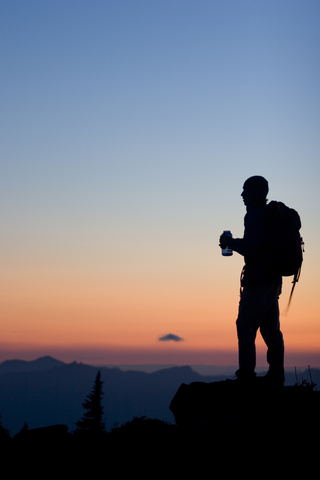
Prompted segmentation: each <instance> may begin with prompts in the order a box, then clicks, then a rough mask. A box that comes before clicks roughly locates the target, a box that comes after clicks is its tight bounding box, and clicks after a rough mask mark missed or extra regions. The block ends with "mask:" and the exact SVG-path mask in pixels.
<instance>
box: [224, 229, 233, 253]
mask: <svg viewBox="0 0 320 480" xmlns="http://www.w3.org/2000/svg"><path fill="white" fill-rule="evenodd" d="M223 233H224V235H229V237H231V238H232V233H231V232H230V230H224V232H223ZM221 253H222V255H223V256H224V257H230V256H231V255H232V254H233V251H232V250H231V248H229V247H226V248H222V249H221Z"/></svg>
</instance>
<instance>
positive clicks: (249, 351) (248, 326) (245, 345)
mask: <svg viewBox="0 0 320 480" xmlns="http://www.w3.org/2000/svg"><path fill="white" fill-rule="evenodd" d="M255 304H256V297H255V289H254V288H253V287H251V286H245V287H244V288H243V290H242V292H241V298H240V303H239V314H238V318H237V322H236V325H237V334H238V347H239V370H238V371H237V372H236V375H237V377H238V378H248V379H250V378H253V377H254V376H255V367H256V347H255V339H256V335H257V330H258V328H259V321H258V320H257V313H258V312H257V310H258V309H257V308H256V307H255Z"/></svg>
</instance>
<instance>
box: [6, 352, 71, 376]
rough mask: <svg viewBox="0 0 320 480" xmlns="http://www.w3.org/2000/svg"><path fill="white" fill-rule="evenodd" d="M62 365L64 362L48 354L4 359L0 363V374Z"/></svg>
mask: <svg viewBox="0 0 320 480" xmlns="http://www.w3.org/2000/svg"><path fill="white" fill-rule="evenodd" d="M62 365H65V363H64V362H62V361H60V360H56V359H55V358H53V357H50V356H49V355H46V356H44V357H39V358H37V359H36V360H18V359H17V360H5V361H4V362H2V363H0V375H3V374H4V373H16V372H33V371H41V370H50V369H51V368H54V367H59V366H62Z"/></svg>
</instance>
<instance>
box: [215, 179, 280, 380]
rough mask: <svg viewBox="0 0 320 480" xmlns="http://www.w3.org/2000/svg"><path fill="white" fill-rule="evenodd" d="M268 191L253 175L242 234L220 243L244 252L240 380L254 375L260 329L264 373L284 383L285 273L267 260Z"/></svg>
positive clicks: (248, 182)
mask: <svg viewBox="0 0 320 480" xmlns="http://www.w3.org/2000/svg"><path fill="white" fill-rule="evenodd" d="M268 191H269V187H268V182H267V180H266V179H265V178H263V177H260V176H254V177H250V178H248V180H246V181H245V183H244V185H243V192H242V194H241V195H242V198H243V202H244V204H245V205H246V207H247V213H246V215H245V218H244V236H243V238H234V239H231V238H230V237H229V236H227V235H225V234H223V235H221V237H220V247H221V248H226V247H229V248H231V249H232V250H234V251H236V252H238V253H240V255H243V256H244V260H245V266H244V271H243V275H242V279H241V287H242V289H241V290H242V291H241V298H240V303H239V313H238V318H237V322H236V325H237V334H238V345H239V370H237V372H236V376H237V378H238V379H239V380H245V381H251V380H254V379H255V375H256V374H255V367H256V349H255V339H256V334H257V330H258V329H259V328H260V333H261V335H262V337H263V339H264V341H265V343H266V345H267V349H268V351H267V361H268V363H269V371H268V373H267V376H266V377H265V378H266V379H267V380H270V382H272V383H275V384H277V385H283V383H284V368H283V360H284V344H283V337H282V333H281V331H280V322H279V301H278V299H279V295H280V293H281V286H282V277H281V276H279V275H278V274H276V273H274V272H272V270H271V269H270V268H269V266H268V264H267V262H266V261H265V255H264V249H263V245H264V244H263V242H264V240H265V232H264V228H265V223H264V220H265V207H266V203H267V198H266V197H267V194H268Z"/></svg>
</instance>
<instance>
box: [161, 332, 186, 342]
mask: <svg viewBox="0 0 320 480" xmlns="http://www.w3.org/2000/svg"><path fill="white" fill-rule="evenodd" d="M169 340H173V341H174V342H182V341H183V338H181V337H178V335H174V334H173V333H168V335H164V336H163V337H160V338H159V342H168V341H169Z"/></svg>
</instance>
